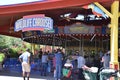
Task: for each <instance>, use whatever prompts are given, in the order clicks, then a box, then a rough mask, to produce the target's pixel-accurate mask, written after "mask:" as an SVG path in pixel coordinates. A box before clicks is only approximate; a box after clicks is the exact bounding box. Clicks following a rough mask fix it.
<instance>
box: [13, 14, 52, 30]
mask: <svg viewBox="0 0 120 80" xmlns="http://www.w3.org/2000/svg"><path fill="white" fill-rule="evenodd" d="M44 29H46V30H52V29H53V20H52V19H51V18H50V17H45V15H44V14H40V15H29V16H24V17H23V18H22V19H19V20H17V21H16V22H15V27H14V31H16V32H17V31H20V30H22V31H23V32H24V31H30V30H32V31H33V30H40V31H43V30H44Z"/></svg>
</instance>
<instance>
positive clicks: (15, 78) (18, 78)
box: [0, 71, 54, 80]
mask: <svg viewBox="0 0 120 80" xmlns="http://www.w3.org/2000/svg"><path fill="white" fill-rule="evenodd" d="M0 80H23V78H22V75H21V73H16V72H10V71H2V72H0ZM30 80H54V78H53V76H52V74H50V75H49V76H40V74H33V73H31V75H30Z"/></svg>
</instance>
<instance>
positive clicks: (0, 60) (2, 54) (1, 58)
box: [0, 51, 5, 71]
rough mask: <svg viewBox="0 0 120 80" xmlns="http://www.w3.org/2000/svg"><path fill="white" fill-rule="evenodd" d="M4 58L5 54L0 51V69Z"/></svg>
mask: <svg viewBox="0 0 120 80" xmlns="http://www.w3.org/2000/svg"><path fill="white" fill-rule="evenodd" d="M4 59H5V55H4V53H3V52H2V51H0V71H1V70H2V68H3V65H2V64H3V62H4Z"/></svg>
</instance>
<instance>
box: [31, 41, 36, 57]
mask: <svg viewBox="0 0 120 80" xmlns="http://www.w3.org/2000/svg"><path fill="white" fill-rule="evenodd" d="M31 46H32V53H33V55H34V54H35V44H33V43H32V44H31Z"/></svg>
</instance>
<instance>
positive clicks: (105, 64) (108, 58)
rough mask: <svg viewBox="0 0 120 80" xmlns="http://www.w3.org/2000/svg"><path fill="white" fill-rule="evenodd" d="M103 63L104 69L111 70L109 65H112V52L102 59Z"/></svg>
mask: <svg viewBox="0 0 120 80" xmlns="http://www.w3.org/2000/svg"><path fill="white" fill-rule="evenodd" d="M102 62H103V67H104V68H109V64H110V51H108V52H107V53H105V54H104V56H103V57H102Z"/></svg>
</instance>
